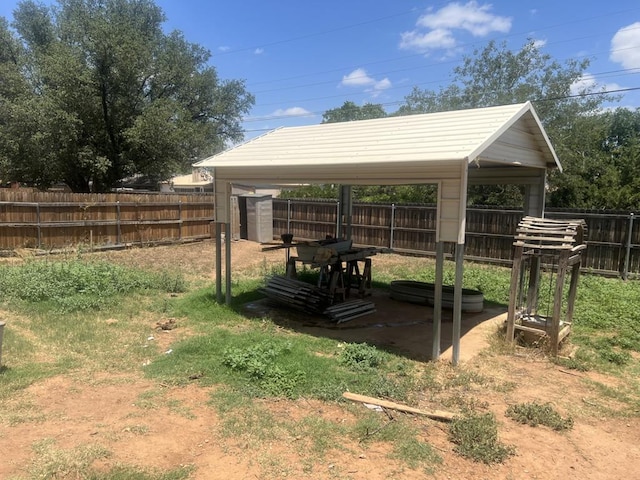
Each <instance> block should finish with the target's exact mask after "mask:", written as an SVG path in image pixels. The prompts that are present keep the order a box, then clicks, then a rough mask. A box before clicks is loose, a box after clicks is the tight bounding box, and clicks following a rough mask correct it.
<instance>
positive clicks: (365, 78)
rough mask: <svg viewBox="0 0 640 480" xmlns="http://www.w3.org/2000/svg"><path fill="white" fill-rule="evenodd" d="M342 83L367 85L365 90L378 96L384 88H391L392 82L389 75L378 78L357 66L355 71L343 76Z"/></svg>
mask: <svg viewBox="0 0 640 480" xmlns="http://www.w3.org/2000/svg"><path fill="white" fill-rule="evenodd" d="M340 85H341V86H344V87H367V88H365V90H364V91H365V92H367V93H371V95H372V96H373V97H377V96H378V95H380V93H382V91H383V90H386V89H387V88H391V85H392V84H391V80H389V79H388V78H387V77H385V78H383V79H382V80H376V79H375V78H373V77H372V76H370V75H369V74H368V73H367V71H366V70H365V69H364V68H356V69H355V70H354V71H353V72H351V73H349V74H348V75H344V76H343V77H342V81H341V82H340Z"/></svg>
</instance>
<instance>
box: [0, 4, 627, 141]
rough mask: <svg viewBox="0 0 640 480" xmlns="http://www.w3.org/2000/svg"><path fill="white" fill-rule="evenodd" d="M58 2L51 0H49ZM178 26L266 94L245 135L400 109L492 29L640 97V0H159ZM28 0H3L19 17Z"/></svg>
mask: <svg viewBox="0 0 640 480" xmlns="http://www.w3.org/2000/svg"><path fill="white" fill-rule="evenodd" d="M44 3H45V4H48V3H53V2H52V0H47V1H44ZM156 3H157V4H158V5H159V6H160V7H161V8H162V9H163V10H164V12H165V14H166V16H167V22H166V24H165V28H166V30H167V31H169V30H173V29H178V30H181V31H183V32H184V33H185V36H186V38H187V39H188V40H189V41H192V42H195V43H199V44H201V45H203V46H204V47H206V48H208V49H209V50H210V51H211V53H212V57H211V60H210V63H211V64H212V65H213V66H215V67H216V69H217V71H218V73H219V75H220V77H221V78H223V79H244V80H245V81H246V86H247V89H248V90H249V91H250V92H251V93H253V94H254V95H255V97H256V104H255V107H254V108H253V109H252V111H251V113H250V115H249V116H248V117H247V118H246V119H245V122H244V127H245V129H246V132H247V133H246V137H247V138H250V137H253V136H255V135H258V134H261V133H264V131H267V130H269V129H273V128H276V127H279V126H290V125H306V124H314V123H319V122H320V121H321V119H322V113H323V112H324V111H326V110H328V109H331V108H336V107H340V106H341V105H342V104H343V103H344V102H345V101H347V100H349V101H353V102H355V103H357V104H363V103H365V102H373V103H380V104H383V105H384V107H385V109H386V110H387V111H388V112H393V111H394V110H396V109H397V108H398V106H399V104H400V103H402V101H403V99H404V97H405V96H406V95H407V94H408V93H409V92H410V91H411V89H412V88H413V87H414V86H418V87H420V88H427V89H433V90H438V89H439V88H440V87H441V86H446V85H447V84H448V83H449V82H450V76H451V73H452V70H453V68H454V67H456V66H457V65H459V64H460V62H461V59H462V56H463V55H465V54H467V55H468V54H470V53H472V52H473V50H474V49H477V48H483V47H484V46H485V45H486V43H487V42H488V41H489V40H496V41H506V42H507V44H508V46H509V47H510V48H511V49H513V50H519V49H520V47H521V46H522V45H523V44H524V43H525V42H526V40H527V38H532V39H534V40H536V41H538V42H540V45H541V46H542V49H543V51H544V52H547V53H549V54H551V55H552V56H553V57H554V58H555V59H557V60H559V61H560V62H564V61H566V60H569V59H583V58H585V57H586V58H589V59H591V66H590V68H589V70H588V72H587V73H588V74H587V75H586V76H585V78H584V79H583V81H584V82H585V83H591V82H596V83H597V84H598V85H600V86H603V87H606V88H607V89H608V90H621V89H633V88H636V89H638V90H635V91H630V92H627V93H624V94H623V98H622V100H621V101H620V102H619V103H617V104H616V105H618V106H624V107H630V108H637V107H640V2H638V0H613V1H610V2H585V1H575V0H554V1H548V0H541V1H528V0H519V1H514V0H494V1H492V2H483V1H464V0H462V1H459V2H447V1H424V0H396V1H393V2H392V1H388V0H387V1H381V0H342V1H336V0H323V1H311V0H307V1H303V0H295V1H293V0H278V1H275V0H271V1H268V0H239V1H211V0H156ZM16 4H17V1H14V0H0V15H2V16H5V17H7V18H11V12H12V10H13V9H14V8H15V6H16Z"/></svg>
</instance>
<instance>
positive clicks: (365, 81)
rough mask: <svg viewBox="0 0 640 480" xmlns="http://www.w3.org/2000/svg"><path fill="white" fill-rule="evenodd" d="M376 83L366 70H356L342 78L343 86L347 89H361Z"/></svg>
mask: <svg viewBox="0 0 640 480" xmlns="http://www.w3.org/2000/svg"><path fill="white" fill-rule="evenodd" d="M375 82H376V81H375V80H374V79H373V78H372V77H370V76H369V75H368V74H367V71H366V70H365V69H364V68H356V69H355V70H354V71H353V72H351V73H350V74H348V75H345V76H343V77H342V82H340V84H341V85H344V86H347V87H360V86H367V85H372V84H374V83H375Z"/></svg>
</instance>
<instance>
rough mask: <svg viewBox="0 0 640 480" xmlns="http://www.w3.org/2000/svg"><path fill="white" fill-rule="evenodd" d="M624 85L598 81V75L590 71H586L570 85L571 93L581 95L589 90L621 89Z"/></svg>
mask: <svg viewBox="0 0 640 480" xmlns="http://www.w3.org/2000/svg"><path fill="white" fill-rule="evenodd" d="M621 88H622V87H621V86H620V85H618V84H617V83H598V81H597V80H596V77H594V76H593V75H592V74H590V73H585V74H584V75H582V77H580V78H579V79H578V80H576V81H575V82H573V83H572V84H571V87H570V91H571V95H581V94H583V93H589V92H599V91H606V92H611V91H613V90H620V89H621Z"/></svg>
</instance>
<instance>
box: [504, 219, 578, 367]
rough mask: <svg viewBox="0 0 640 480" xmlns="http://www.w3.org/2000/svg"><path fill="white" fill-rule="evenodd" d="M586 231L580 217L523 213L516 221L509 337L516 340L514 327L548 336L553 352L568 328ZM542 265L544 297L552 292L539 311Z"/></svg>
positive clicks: (567, 331) (537, 334)
mask: <svg viewBox="0 0 640 480" xmlns="http://www.w3.org/2000/svg"><path fill="white" fill-rule="evenodd" d="M585 232H586V223H585V222H584V220H567V221H562V220H550V219H548V218H538V217H524V218H523V219H522V221H521V222H520V223H519V224H518V228H517V230H516V236H515V239H514V243H513V245H514V247H515V251H514V256H513V267H512V270H511V286H510V296H509V310H508V313H507V340H508V341H513V340H514V339H515V333H516V331H520V332H522V333H523V334H533V335H535V336H537V337H540V338H544V337H548V339H549V347H550V350H551V353H552V354H553V355H557V354H558V348H559V344H560V342H562V340H563V339H564V338H565V337H566V336H567V335H569V333H570V332H571V322H572V319H573V309H574V304H575V299H576V292H577V288H578V278H579V276H580V263H581V260H582V252H583V251H584V250H585V249H586V247H587V246H586V244H585V243H584V235H585ZM541 266H545V268H550V274H549V278H550V282H549V297H550V293H551V291H553V292H554V293H553V298H547V299H546V308H547V315H543V314H541V312H540V311H539V305H540V299H541V294H540V289H541V285H540V283H541V282H540V268H541ZM554 270H555V273H556V274H555V282H554V276H553V275H554ZM569 277H570V280H569V289H568V293H567V295H565V294H564V287H565V283H566V282H567V280H568V278H569ZM540 310H542V309H540ZM549 311H551V314H550V315H549V314H548V313H549Z"/></svg>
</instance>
